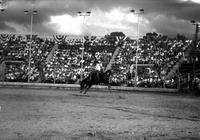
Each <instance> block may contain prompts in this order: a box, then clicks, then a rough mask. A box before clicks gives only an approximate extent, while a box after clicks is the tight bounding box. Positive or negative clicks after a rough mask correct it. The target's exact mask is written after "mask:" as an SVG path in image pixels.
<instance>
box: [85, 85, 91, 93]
mask: <svg viewBox="0 0 200 140" xmlns="http://www.w3.org/2000/svg"><path fill="white" fill-rule="evenodd" d="M91 86H92V85H87V87H86V88H85V90H84V93H83V94H86V93H87V91H88V90H89V89H90V88H91Z"/></svg>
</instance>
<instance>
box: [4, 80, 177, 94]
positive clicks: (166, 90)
mask: <svg viewBox="0 0 200 140" xmlns="http://www.w3.org/2000/svg"><path fill="white" fill-rule="evenodd" d="M0 87H8V88H9V87H11V88H12V87H18V88H38V89H40V88H54V89H69V90H79V88H80V86H79V84H49V83H21V82H20V83H19V82H0ZM91 90H95V91H97V90H98V91H105V90H107V91H108V86H103V85H94V86H92V88H91ZM111 90H112V91H141V92H161V93H177V92H178V89H169V88H142V87H125V86H111Z"/></svg>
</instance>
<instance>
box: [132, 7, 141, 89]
mask: <svg viewBox="0 0 200 140" xmlns="http://www.w3.org/2000/svg"><path fill="white" fill-rule="evenodd" d="M131 13H133V14H136V15H137V22H138V23H137V47H136V59H135V77H134V80H135V87H136V86H137V77H138V47H139V37H140V32H139V24H140V15H141V14H144V9H140V10H139V11H135V10H131Z"/></svg>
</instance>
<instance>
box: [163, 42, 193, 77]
mask: <svg viewBox="0 0 200 140" xmlns="http://www.w3.org/2000/svg"><path fill="white" fill-rule="evenodd" d="M192 45H193V44H191V45H190V46H189V48H188V49H187V51H186V52H185V54H184V56H182V57H181V58H180V59H179V61H178V62H177V63H176V64H175V65H174V66H173V68H172V69H171V71H170V72H169V73H168V74H167V76H166V77H165V79H170V78H171V77H172V76H173V75H174V74H175V73H176V71H177V70H178V68H179V67H180V65H181V64H182V63H183V61H184V59H185V58H186V57H188V56H189V55H190V52H191V51H192V49H193V47H192Z"/></svg>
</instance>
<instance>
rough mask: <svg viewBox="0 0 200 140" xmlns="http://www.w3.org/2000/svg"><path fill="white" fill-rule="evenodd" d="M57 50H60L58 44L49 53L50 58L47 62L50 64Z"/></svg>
mask: <svg viewBox="0 0 200 140" xmlns="http://www.w3.org/2000/svg"><path fill="white" fill-rule="evenodd" d="M56 49H58V44H55V45H54V47H53V48H52V50H51V52H50V53H49V55H48V57H47V58H46V62H49V61H50V60H51V58H52V57H53V54H54V52H55V50H56Z"/></svg>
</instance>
